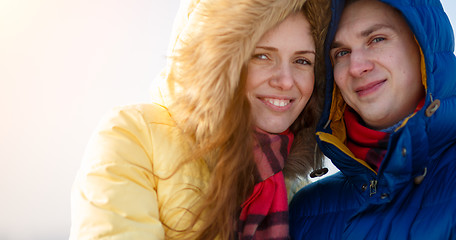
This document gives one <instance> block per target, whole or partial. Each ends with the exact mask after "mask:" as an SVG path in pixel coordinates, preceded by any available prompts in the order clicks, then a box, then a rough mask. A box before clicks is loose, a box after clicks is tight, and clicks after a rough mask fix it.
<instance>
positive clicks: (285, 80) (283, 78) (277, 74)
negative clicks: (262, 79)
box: [269, 64, 294, 90]
mask: <svg viewBox="0 0 456 240" xmlns="http://www.w3.org/2000/svg"><path fill="white" fill-rule="evenodd" d="M269 82H270V85H271V86H272V87H274V88H279V89H280V90H289V89H291V88H292V87H293V84H294V78H293V72H292V69H291V66H289V64H281V65H278V66H276V67H275V69H274V74H273V76H272V77H271V80H270V81H269Z"/></svg>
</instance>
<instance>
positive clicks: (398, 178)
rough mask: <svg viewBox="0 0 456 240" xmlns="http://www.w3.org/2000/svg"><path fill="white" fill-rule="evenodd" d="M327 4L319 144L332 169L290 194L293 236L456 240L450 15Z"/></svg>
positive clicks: (426, 4)
mask: <svg viewBox="0 0 456 240" xmlns="http://www.w3.org/2000/svg"><path fill="white" fill-rule="evenodd" d="M332 4H333V6H332V9H335V10H334V12H333V19H332V24H331V26H333V29H330V31H329V34H328V40H327V42H329V43H330V46H329V47H328V49H327V53H328V56H327V57H328V59H327V69H332V70H333V74H328V76H330V77H328V81H327V90H326V94H327V96H326V103H325V110H324V113H323V115H322V118H321V120H320V124H319V127H318V129H317V140H318V143H319V146H320V148H321V150H322V151H323V153H324V154H325V155H326V156H327V157H328V158H330V159H331V160H332V162H333V163H334V165H335V166H336V167H338V168H339V169H340V172H338V173H336V174H334V175H332V176H329V177H326V178H324V179H322V180H320V181H317V182H315V183H313V184H311V185H308V186H306V187H305V188H303V189H302V190H301V191H300V192H298V193H297V194H296V195H295V197H294V199H293V200H292V202H291V204H290V231H291V236H292V238H293V239H456V217H455V216H456V59H455V56H454V54H453V51H454V37H453V30H452V28H451V26H450V23H449V20H448V17H447V16H446V14H445V13H444V11H443V8H442V6H441V4H440V2H439V1H438V0H435V1H419V0H415V1H413V0H412V1H411V0H382V1H378V0H358V1H356V0H355V1H347V3H344V1H343V0H333V3H332ZM341 12H342V13H341ZM340 15H341V16H340ZM337 25H338V26H337ZM335 28H337V31H336V30H335ZM335 31H336V32H335ZM334 32H335V34H334ZM330 73H331V72H330ZM333 77H334V80H333V79H332V78H333Z"/></svg>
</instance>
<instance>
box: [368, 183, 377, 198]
mask: <svg viewBox="0 0 456 240" xmlns="http://www.w3.org/2000/svg"><path fill="white" fill-rule="evenodd" d="M369 188H370V194H369V197H372V195H374V194H376V193H377V180H375V179H372V180H371V181H370V186H369Z"/></svg>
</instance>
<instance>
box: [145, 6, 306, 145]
mask: <svg viewBox="0 0 456 240" xmlns="http://www.w3.org/2000/svg"><path fill="white" fill-rule="evenodd" d="M305 2H306V0H261V1H259V0H184V1H182V4H181V8H180V10H179V12H178V14H177V17H176V20H175V23H174V29H173V34H172V37H171V44H170V46H169V60H168V63H167V67H166V69H165V70H164V71H163V72H162V74H161V76H160V78H159V79H157V80H156V82H155V84H158V85H160V87H159V89H160V90H159V91H160V92H159V93H158V94H157V93H155V94H154V96H153V98H154V100H155V101H158V102H160V103H162V104H164V105H166V106H167V107H168V109H169V110H170V112H171V114H172V115H173V118H174V119H175V120H176V123H177V125H178V126H179V127H180V128H181V129H182V130H183V131H184V132H186V133H189V134H190V136H192V138H194V139H196V140H197V141H201V140H203V139H206V138H208V137H210V136H211V133H213V131H215V130H216V129H217V128H219V127H220V123H221V121H222V119H224V118H225V117H226V116H227V111H228V109H229V107H230V104H232V103H233V98H234V97H235V95H236V94H239V91H238V88H239V84H240V80H241V75H242V72H243V69H244V68H245V66H246V64H247V62H248V60H249V59H250V57H251V54H252V53H253V51H254V48H255V45H256V43H257V42H258V41H259V40H260V38H261V37H262V36H263V34H264V33H265V32H266V31H267V30H269V29H270V28H272V27H273V26H275V25H276V24H277V23H278V22H280V21H282V20H284V19H285V18H286V16H288V15H289V14H290V13H291V12H294V11H297V10H298V9H300V8H302V6H303V4H304V3H305Z"/></svg>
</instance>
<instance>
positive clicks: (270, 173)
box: [238, 129, 294, 240]
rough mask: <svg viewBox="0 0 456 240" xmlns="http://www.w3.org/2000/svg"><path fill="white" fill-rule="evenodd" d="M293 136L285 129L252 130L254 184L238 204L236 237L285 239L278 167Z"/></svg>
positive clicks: (283, 199) (285, 204)
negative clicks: (254, 139)
mask: <svg viewBox="0 0 456 240" xmlns="http://www.w3.org/2000/svg"><path fill="white" fill-rule="evenodd" d="M293 138H294V135H293V133H291V132H290V131H289V130H287V131H285V132H283V133H281V134H269V133H266V132H264V131H262V130H259V129H258V130H257V131H256V139H257V142H256V144H255V149H254V157H255V162H256V165H257V170H258V172H257V176H256V178H257V181H256V182H257V184H256V185H255V187H254V189H253V193H252V195H251V196H250V197H249V198H248V199H247V200H246V201H245V202H244V203H243V204H242V206H241V207H242V210H241V215H240V217H239V222H238V236H239V239H277V240H278V239H289V236H288V198H287V189H286V187H285V179H284V177H283V173H282V169H283V166H284V164H285V159H286V158H287V156H288V153H289V152H290V148H291V143H292V142H293Z"/></svg>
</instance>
